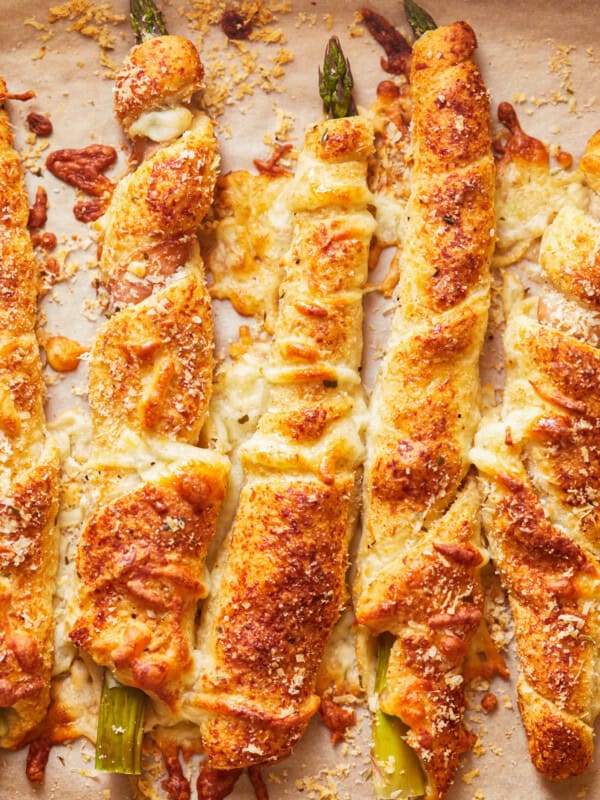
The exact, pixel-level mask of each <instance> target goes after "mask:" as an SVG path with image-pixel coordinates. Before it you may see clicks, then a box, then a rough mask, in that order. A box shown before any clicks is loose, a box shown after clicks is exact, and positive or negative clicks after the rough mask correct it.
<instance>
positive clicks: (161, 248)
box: [70, 37, 228, 712]
mask: <svg viewBox="0 0 600 800" xmlns="http://www.w3.org/2000/svg"><path fill="white" fill-rule="evenodd" d="M157 53H158V54H159V55H160V58H161V59H162V62H164V64H162V66H161V67H160V70H158V71H157V64H156V63H155V59H156V58H157ZM182 53H183V55H182ZM184 56H185V58H184ZM162 62H161V63H162ZM165 64H166V65H167V66H165ZM163 67H164V69H163ZM201 72H202V70H201V66H200V62H199V59H198V55H197V53H196V50H195V48H194V47H193V46H192V45H191V44H190V43H189V42H187V43H186V42H185V40H182V39H179V37H160V38H159V39H153V40H150V41H148V42H146V43H145V44H143V45H140V46H139V47H136V48H134V50H133V51H132V54H131V55H130V57H129V59H128V60H127V61H126V63H125V66H124V68H123V71H122V73H121V75H120V77H119V79H118V80H117V93H116V102H117V115H118V116H119V118H120V119H121V120H122V121H123V124H124V125H125V126H126V127H127V121H128V120H130V118H131V117H132V116H134V112H135V115H137V114H138V112H146V111H147V110H148V109H152V108H155V107H156V105H157V103H158V102H159V100H160V97H162V96H163V94H164V95H165V96H167V95H168V97H169V98H172V96H173V97H176V98H178V99H180V96H181V93H182V92H183V93H191V92H192V91H193V90H194V88H193V87H194V80H195V78H194V76H198V75H200V76H201ZM186 76H187V78H189V81H188V84H189V85H188V84H186V80H187V78H186ZM163 83H164V86H163ZM175 84H176V85H175ZM186 85H187V89H186ZM161 87H162V88H161ZM163 90H164V91H163ZM161 93H162V94H161ZM138 122H139V120H138ZM217 168H218V154H217V143H216V139H215V136H214V133H213V124H212V122H211V121H210V120H209V119H207V118H206V117H205V116H203V115H200V114H196V116H195V118H194V120H193V123H192V125H191V127H190V128H189V130H186V131H185V132H184V133H183V134H182V135H181V136H180V137H179V138H178V139H177V140H176V141H175V142H173V143H172V144H169V145H166V146H164V147H162V148H160V149H159V150H158V151H157V152H155V153H154V155H152V156H151V157H150V158H148V159H147V160H145V161H144V162H143V163H142V164H141V165H140V166H139V167H138V168H137V170H136V171H135V172H134V173H133V174H131V175H130V176H128V177H126V178H125V179H124V180H123V181H121V183H120V184H119V185H118V186H117V188H116V190H115V192H114V195H113V197H112V200H111V204H110V206H109V208H108V211H107V213H106V215H105V218H104V220H103V227H104V239H103V245H102V257H101V262H100V275H101V278H102V281H103V284H104V286H105V287H106V289H107V291H108V295H109V308H110V309H111V310H112V311H113V315H112V316H111V318H110V319H109V320H108V321H107V322H106V323H105V324H104V325H103V326H102V328H101V329H100V331H99V332H98V335H97V338H96V341H95V343H94V347H93V350H92V354H91V361H90V386H89V396H90V405H91V410H92V428H93V430H92V444H91V456H90V461H89V463H88V468H87V471H88V477H89V482H90V487H91V488H90V497H91V503H92V506H93V511H92V513H91V516H90V517H89V518H88V519H87V521H86V524H85V527H84V529H83V532H82V534H81V537H80V540H79V544H78V552H77V572H78V577H79V584H78V590H77V596H76V599H75V604H74V608H73V609H72V611H71V616H72V618H73V620H74V621H73V625H72V629H71V631H70V638H71V640H72V641H73V642H74V643H75V644H76V645H77V646H78V647H80V648H81V649H83V650H84V651H86V652H87V653H88V654H89V655H90V656H91V657H92V659H93V660H94V661H95V662H96V663H97V664H99V665H102V666H106V667H109V668H110V669H111V670H112V671H113V672H114V674H115V675H116V676H117V678H118V679H119V680H121V681H122V682H123V683H126V684H130V685H133V686H137V687H138V688H140V689H143V690H144V691H146V692H148V693H149V694H150V695H151V696H153V697H154V698H155V699H157V700H159V701H162V703H163V707H165V706H166V707H168V708H169V709H170V710H171V712H175V710H176V707H177V702H178V698H179V696H180V695H181V692H182V691H183V687H184V686H185V685H186V684H188V683H189V682H190V681H191V680H192V679H193V674H192V666H193V663H194V661H193V657H192V648H193V643H194V621H195V616H196V607H197V603H198V600H199V599H200V598H202V597H204V596H205V595H206V593H207V591H208V586H207V581H206V578H205V575H204V562H205V558H206V552H207V548H208V544H209V542H210V540H211V538H212V535H213V533H214V530H215V527H216V519H217V515H218V512H219V508H220V505H221V502H222V500H223V497H224V493H225V484H226V477H227V472H228V462H227V460H226V459H225V458H224V457H222V456H220V455H218V454H217V453H216V452H214V451H208V450H201V449H199V448H198V447H196V446H195V445H196V443H197V441H198V437H199V433H200V429H201V427H202V425H203V422H204V418H205V416H206V411H207V407H208V403H209V400H210V391H211V382H212V366H213V360H212V335H213V327H212V317H211V309H210V298H209V296H208V291H207V289H206V286H205V282H204V275H203V268H202V262H201V260H200V256H199V248H198V243H197V241H196V229H197V227H198V225H199V223H200V222H201V220H202V218H203V217H204V216H205V214H206V212H207V210H208V207H209V205H210V202H211V200H212V194H213V189H214V185H215V181H216V173H217Z"/></svg>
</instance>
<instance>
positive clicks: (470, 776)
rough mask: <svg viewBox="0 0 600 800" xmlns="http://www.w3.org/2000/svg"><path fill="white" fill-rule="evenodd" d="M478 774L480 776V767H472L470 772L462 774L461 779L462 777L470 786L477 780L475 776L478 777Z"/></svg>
mask: <svg viewBox="0 0 600 800" xmlns="http://www.w3.org/2000/svg"><path fill="white" fill-rule="evenodd" d="M478 776H479V770H478V769H471V770H469V772H465V773H463V774H462V775H461V776H460V779H461V781H462V782H463V783H466V784H467V785H468V786H470V785H471V784H472V783H473V781H474V780H475V778H477V777H478Z"/></svg>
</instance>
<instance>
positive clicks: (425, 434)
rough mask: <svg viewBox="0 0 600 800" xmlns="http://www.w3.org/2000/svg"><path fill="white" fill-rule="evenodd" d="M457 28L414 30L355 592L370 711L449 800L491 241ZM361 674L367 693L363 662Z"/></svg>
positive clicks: (485, 137)
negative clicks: (393, 304) (399, 241)
mask: <svg viewBox="0 0 600 800" xmlns="http://www.w3.org/2000/svg"><path fill="white" fill-rule="evenodd" d="M474 48H475V37H474V34H473V31H472V30H471V29H470V27H469V26H468V25H466V23H455V24H454V25H450V26H447V27H446V28H440V29H437V30H435V31H432V32H430V33H426V34H424V35H423V36H422V37H421V38H420V39H418V40H417V42H416V43H415V45H414V50H413V55H412V62H411V75H410V83H411V98H412V103H413V123H412V126H413V153H414V163H413V167H412V172H411V194H410V197H409V200H408V204H407V208H406V224H405V229H404V231H403V242H404V243H403V245H402V251H401V258H400V280H399V283H398V286H397V288H396V297H397V310H396V312H395V316H394V319H393V322H392V330H391V334H390V340H389V343H388V347H387V353H386V356H385V359H384V362H383V365H382V368H381V370H380V374H379V376H378V379H377V384H376V388H375V390H374V393H373V397H372V400H371V412H370V424H369V430H368V437H367V460H366V468H365V493H364V513H363V516H364V523H363V537H362V542H361V551H360V554H359V563H358V576H357V580H356V584H355V587H354V593H355V607H356V616H357V620H358V622H359V623H360V624H361V625H362V626H364V628H363V633H362V634H361V635H362V636H365V637H366V636H369V635H378V634H382V633H384V632H389V633H392V634H393V635H394V636H395V642H394V644H393V646H392V650H391V654H390V662H389V667H388V671H387V685H386V688H385V690H384V691H383V693H382V695H381V697H380V698H379V700H380V707H381V708H382V709H383V710H384V711H385V712H386V713H389V714H393V715H395V716H398V717H400V718H401V719H402V720H403V721H404V722H405V723H406V724H407V725H408V728H409V731H408V734H407V741H408V742H409V744H410V745H411V746H412V747H413V748H414V749H415V751H416V753H417V755H418V756H419V758H420V760H421V764H422V766H423V770H424V772H425V775H426V777H427V788H426V797H427V798H429V799H431V800H433V798H441V797H444V796H445V795H446V793H447V791H448V789H449V787H450V785H451V783H452V780H453V778H454V775H455V773H456V770H457V768H458V760H459V757H460V755H461V754H462V753H463V752H465V750H467V749H469V747H470V746H471V745H472V736H471V734H470V733H469V732H468V731H467V730H466V728H465V727H464V723H463V714H464V693H463V674H462V668H463V661H464V658H465V655H466V652H467V650H468V648H469V644H470V642H471V640H472V639H473V636H474V634H475V632H476V630H477V629H478V627H479V624H480V622H481V619H482V612H483V593H482V589H481V584H480V577H479V571H480V568H481V567H482V566H483V564H484V563H485V560H486V559H485V558H484V555H483V554H482V551H481V549H480V531H479V522H478V509H479V497H478V493H477V490H476V487H475V485H474V482H473V480H472V479H470V478H469V479H467V480H466V482H464V481H465V477H466V475H467V472H468V469H469V466H470V458H469V448H470V447H471V443H472V438H473V435H474V433H475V430H476V428H477V424H478V421H479V355H480V352H481V348H482V344H483V337H484V333H485V329H486V325H487V314H488V307H489V283H490V279H489V266H490V260H491V255H492V250H493V246H494V205H493V192H494V165H493V159H492V155H491V148H490V146H491V137H490V130H489V100H488V97H487V93H486V90H485V87H484V85H483V82H482V80H481V76H480V74H479V71H478V69H477V67H476V66H475V64H474V63H473V62H472V61H471V56H472V53H473V50H474ZM360 652H362V653H363V655H362V656H361V660H362V661H363V663H362V664H361V669H362V671H363V675H364V681H365V684H366V686H367V689H369V686H370V685H371V684H372V680H371V679H370V678H369V672H370V670H371V669H372V666H373V665H372V664H370V663H369V661H368V658H365V656H364V654H365V653H366V652H368V650H364V648H363V649H361V651H360Z"/></svg>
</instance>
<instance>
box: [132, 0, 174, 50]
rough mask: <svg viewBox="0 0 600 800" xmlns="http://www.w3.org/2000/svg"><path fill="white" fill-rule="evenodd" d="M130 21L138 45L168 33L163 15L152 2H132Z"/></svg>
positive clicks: (138, 0)
mask: <svg viewBox="0 0 600 800" xmlns="http://www.w3.org/2000/svg"><path fill="white" fill-rule="evenodd" d="M129 9H130V12H131V14H130V19H131V27H132V28H133V33H134V34H135V40H136V42H137V43H138V44H141V43H142V42H145V41H146V40H147V39H152V38H153V37H155V36H164V35H165V34H166V33H167V28H166V26H165V21H164V19H163V15H162V14H161V12H160V11H159V9H158V8H157V7H156V6H155V5H154V3H153V2H152V0H130V2H129Z"/></svg>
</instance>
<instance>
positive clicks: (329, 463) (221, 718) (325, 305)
mask: <svg viewBox="0 0 600 800" xmlns="http://www.w3.org/2000/svg"><path fill="white" fill-rule="evenodd" d="M372 147H373V129H372V127H371V126H370V125H369V124H368V123H366V122H365V121H364V120H361V119H359V118H358V117H353V118H350V119H342V120H330V121H328V122H324V123H321V124H319V125H315V126H314V127H312V128H310V129H309V131H308V133H307V136H306V143H305V148H304V151H303V153H302V155H301V157H300V160H299V164H298V171H297V174H296V176H295V178H294V180H293V184H292V185H291V187H290V191H289V195H288V207H289V209H290V210H291V211H292V212H293V214H294V230H293V238H292V244H291V247H290V249H289V251H288V253H287V254H286V257H285V260H284V274H285V279H284V281H283V283H282V286H281V299H280V303H279V312H278V316H277V322H276V325H275V336H274V341H273V344H272V348H271V354H270V359H269V365H268V367H267V368H266V369H265V377H266V380H267V388H268V397H267V401H266V411H265V413H264V414H263V415H262V416H261V418H260V420H259V423H258V428H257V430H256V432H255V434H254V435H253V436H251V437H250V439H249V440H248V441H247V442H246V443H245V444H244V445H243V446H242V447H241V452H240V457H241V461H242V464H243V467H244V473H245V480H244V485H243V488H242V492H241V498H240V501H239V506H238V510H237V514H236V517H235V520H234V523H233V528H232V531H231V533H230V536H229V539H228V543H227V545H226V547H225V548H224V550H223V552H222V554H221V557H220V559H219V561H218V563H217V566H216V568H215V571H214V572H213V576H212V578H213V582H214V585H215V586H217V587H218V589H217V590H216V591H215V592H214V593H212V594H211V595H210V596H209V598H208V601H207V602H206V604H205V606H204V607H203V612H202V614H203V616H202V621H201V625H200V630H199V637H198V647H199V650H200V654H201V674H200V678H199V682H198V685H197V687H196V688H195V690H194V692H192V693H190V694H189V695H188V697H187V698H186V700H187V704H186V708H185V713H186V714H187V715H188V716H189V717H190V718H191V719H197V720H199V721H200V723H201V731H202V739H203V745H204V748H205V750H206V753H207V756H208V761H209V765H210V766H211V767H216V768H237V767H242V766H245V765H250V764H256V763H263V762H269V761H273V760H275V759H278V758H281V757H283V756H285V755H286V754H288V753H289V752H290V750H291V749H292V747H293V746H294V744H295V743H296V742H297V741H298V739H299V738H300V736H301V735H302V733H303V732H304V730H305V729H306V726H307V724H308V722H309V719H310V717H311V716H312V715H313V714H314V713H315V711H316V710H317V708H318V706H319V698H318V696H317V695H316V693H315V683H316V677H317V670H318V667H319V663H320V661H321V659H322V656H323V652H324V649H325V645H326V643H327V639H328V636H329V634H330V632H331V630H332V628H333V625H334V623H335V622H336V620H337V619H338V616H339V614H340V608H341V605H342V603H343V602H344V576H345V572H346V565H347V559H348V550H347V548H348V541H349V537H350V535H351V533H352V530H353V527H354V524H355V520H356V514H357V499H358V498H357V485H356V481H357V468H358V466H359V465H360V463H361V461H362V458H363V455H364V447H363V431H364V427H365V423H366V419H365V417H366V414H365V412H366V409H365V403H364V398H363V393H362V389H361V386H360V376H359V367H360V361H361V349H362V347H361V344H362V332H361V327H362V290H363V287H364V285H365V281H366V276H367V266H368V255H369V243H370V240H371V236H372V234H373V232H374V229H375V221H374V219H373V217H372V215H371V214H370V213H369V212H368V211H367V204H368V203H369V202H370V193H369V191H368V189H367V184H366V171H367V158H368V156H369V155H370V153H371V152H372Z"/></svg>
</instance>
